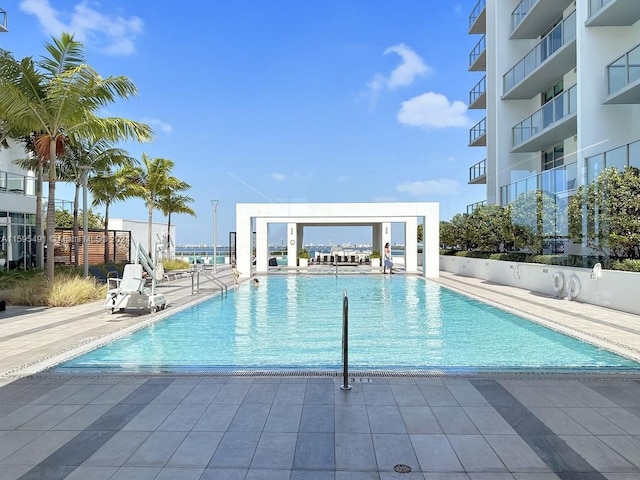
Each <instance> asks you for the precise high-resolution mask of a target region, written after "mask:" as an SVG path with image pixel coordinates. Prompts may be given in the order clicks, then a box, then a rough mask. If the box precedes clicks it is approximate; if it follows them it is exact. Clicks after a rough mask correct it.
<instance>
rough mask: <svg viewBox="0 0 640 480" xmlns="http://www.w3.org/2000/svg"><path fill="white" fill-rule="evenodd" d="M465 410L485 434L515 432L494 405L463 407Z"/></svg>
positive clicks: (508, 433)
mask: <svg viewBox="0 0 640 480" xmlns="http://www.w3.org/2000/svg"><path fill="white" fill-rule="evenodd" d="M463 410H464V411H465V413H466V414H467V416H468V417H469V418H470V419H471V421H472V422H473V424H474V425H475V426H476V428H477V429H478V431H479V432H480V433H482V434H483V435H510V434H514V433H515V431H514V430H513V428H512V427H511V425H509V424H508V423H507V421H506V420H505V419H504V418H502V416H501V415H500V414H499V413H498V412H496V411H495V409H494V408H493V407H463Z"/></svg>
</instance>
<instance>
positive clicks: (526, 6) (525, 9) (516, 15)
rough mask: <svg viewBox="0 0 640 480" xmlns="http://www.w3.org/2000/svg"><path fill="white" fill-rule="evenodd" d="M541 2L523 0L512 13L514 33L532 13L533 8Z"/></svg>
mask: <svg viewBox="0 0 640 480" xmlns="http://www.w3.org/2000/svg"><path fill="white" fill-rule="evenodd" d="M539 1H540V0H522V1H521V2H520V3H519V4H518V6H517V7H516V9H515V10H514V11H513V12H511V31H512V32H513V31H514V30H515V29H516V27H517V26H518V25H520V24H521V23H522V20H524V17H526V16H527V14H528V13H529V12H530V11H531V7H532V6H533V5H535V4H536V3H538V2H539Z"/></svg>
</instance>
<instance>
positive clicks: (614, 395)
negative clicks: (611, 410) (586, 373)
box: [572, 382, 640, 407]
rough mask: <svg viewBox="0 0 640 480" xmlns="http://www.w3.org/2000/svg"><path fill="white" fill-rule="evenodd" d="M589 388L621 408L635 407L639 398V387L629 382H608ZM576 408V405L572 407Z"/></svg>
mask: <svg viewBox="0 0 640 480" xmlns="http://www.w3.org/2000/svg"><path fill="white" fill-rule="evenodd" d="M591 388H592V389H593V390H595V391H596V392H598V393H599V394H600V395H602V396H603V397H605V398H606V399H607V400H610V401H612V402H613V403H615V404H616V405H619V406H621V407H637V406H638V398H640V385H638V384H636V385H633V384H630V383H629V382H624V383H622V382H609V383H607V384H606V385H600V386H598V385H592V386H591ZM572 406H574V407H575V406H576V405H572Z"/></svg>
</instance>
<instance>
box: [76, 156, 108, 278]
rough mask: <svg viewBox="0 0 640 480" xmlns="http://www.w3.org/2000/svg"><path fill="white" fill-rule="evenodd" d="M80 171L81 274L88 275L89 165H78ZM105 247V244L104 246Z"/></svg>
mask: <svg viewBox="0 0 640 480" xmlns="http://www.w3.org/2000/svg"><path fill="white" fill-rule="evenodd" d="M79 168H80V170H81V171H82V266H83V268H84V271H83V275H84V276H85V278H86V277H88V276H89V242H88V237H89V214H88V212H87V177H88V176H89V170H90V169H91V167H88V166H82V167H79ZM105 247H106V246H105Z"/></svg>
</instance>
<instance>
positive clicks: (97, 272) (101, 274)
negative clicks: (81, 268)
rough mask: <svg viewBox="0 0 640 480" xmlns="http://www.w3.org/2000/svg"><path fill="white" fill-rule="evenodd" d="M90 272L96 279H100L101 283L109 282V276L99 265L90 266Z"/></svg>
mask: <svg viewBox="0 0 640 480" xmlns="http://www.w3.org/2000/svg"><path fill="white" fill-rule="evenodd" d="M89 273H90V274H91V275H93V276H94V277H95V279H96V280H97V281H99V282H100V283H107V282H108V280H107V276H106V275H105V274H104V272H103V271H102V270H101V269H99V268H98V267H94V266H89Z"/></svg>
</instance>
